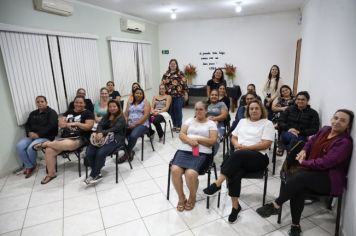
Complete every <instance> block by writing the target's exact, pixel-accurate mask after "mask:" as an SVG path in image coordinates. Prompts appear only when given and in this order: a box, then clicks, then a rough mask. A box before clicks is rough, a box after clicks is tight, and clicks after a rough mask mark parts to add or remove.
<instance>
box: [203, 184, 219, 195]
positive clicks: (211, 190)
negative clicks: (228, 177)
mask: <svg viewBox="0 0 356 236" xmlns="http://www.w3.org/2000/svg"><path fill="white" fill-rule="evenodd" d="M220 190H221V186H220V187H218V186H217V185H216V183H213V184H211V185H210V186H209V187H207V188H205V189H203V192H204V193H205V194H206V195H209V196H212V195H214V194H215V193H217V192H219V191H220Z"/></svg>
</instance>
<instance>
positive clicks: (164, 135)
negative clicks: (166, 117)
mask: <svg viewBox="0 0 356 236" xmlns="http://www.w3.org/2000/svg"><path fill="white" fill-rule="evenodd" d="M166 129H167V122H166V121H164V132H163V144H165V143H166Z"/></svg>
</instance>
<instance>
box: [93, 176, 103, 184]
mask: <svg viewBox="0 0 356 236" xmlns="http://www.w3.org/2000/svg"><path fill="white" fill-rule="evenodd" d="M101 180H103V176H102V175H101V174H99V175H98V176H96V177H94V178H93V179H92V180H91V181H90V183H91V184H96V183H97V182H100V181H101Z"/></svg>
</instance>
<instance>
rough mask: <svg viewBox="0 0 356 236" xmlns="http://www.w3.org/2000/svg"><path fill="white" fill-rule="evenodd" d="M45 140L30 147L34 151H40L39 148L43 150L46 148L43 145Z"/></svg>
mask: <svg viewBox="0 0 356 236" xmlns="http://www.w3.org/2000/svg"><path fill="white" fill-rule="evenodd" d="M46 142H47V141H45V142H43V143H37V144H36V145H33V146H32V149H33V150H35V151H40V150H44V149H46V147H44V146H43V144H44V143H46Z"/></svg>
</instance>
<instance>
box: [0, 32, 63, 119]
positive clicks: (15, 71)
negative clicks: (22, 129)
mask: <svg viewBox="0 0 356 236" xmlns="http://www.w3.org/2000/svg"><path fill="white" fill-rule="evenodd" d="M0 48H1V51H2V55H3V60H4V64H5V70H6V74H7V78H8V81H9V87H10V92H11V96H12V100H13V103H14V108H15V113H16V119H17V123H18V124H19V125H21V124H24V123H25V122H26V120H27V117H28V115H29V113H30V112H31V111H33V110H34V109H35V108H36V106H35V97H36V96H38V95H44V96H46V97H47V100H48V104H49V106H50V107H52V108H53V109H54V110H56V111H57V112H58V106H57V101H56V92H55V87H54V84H53V80H52V69H51V61H50V56H49V49H48V43H47V36H46V35H37V34H29V33H15V32H3V31H1V32H0Z"/></svg>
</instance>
